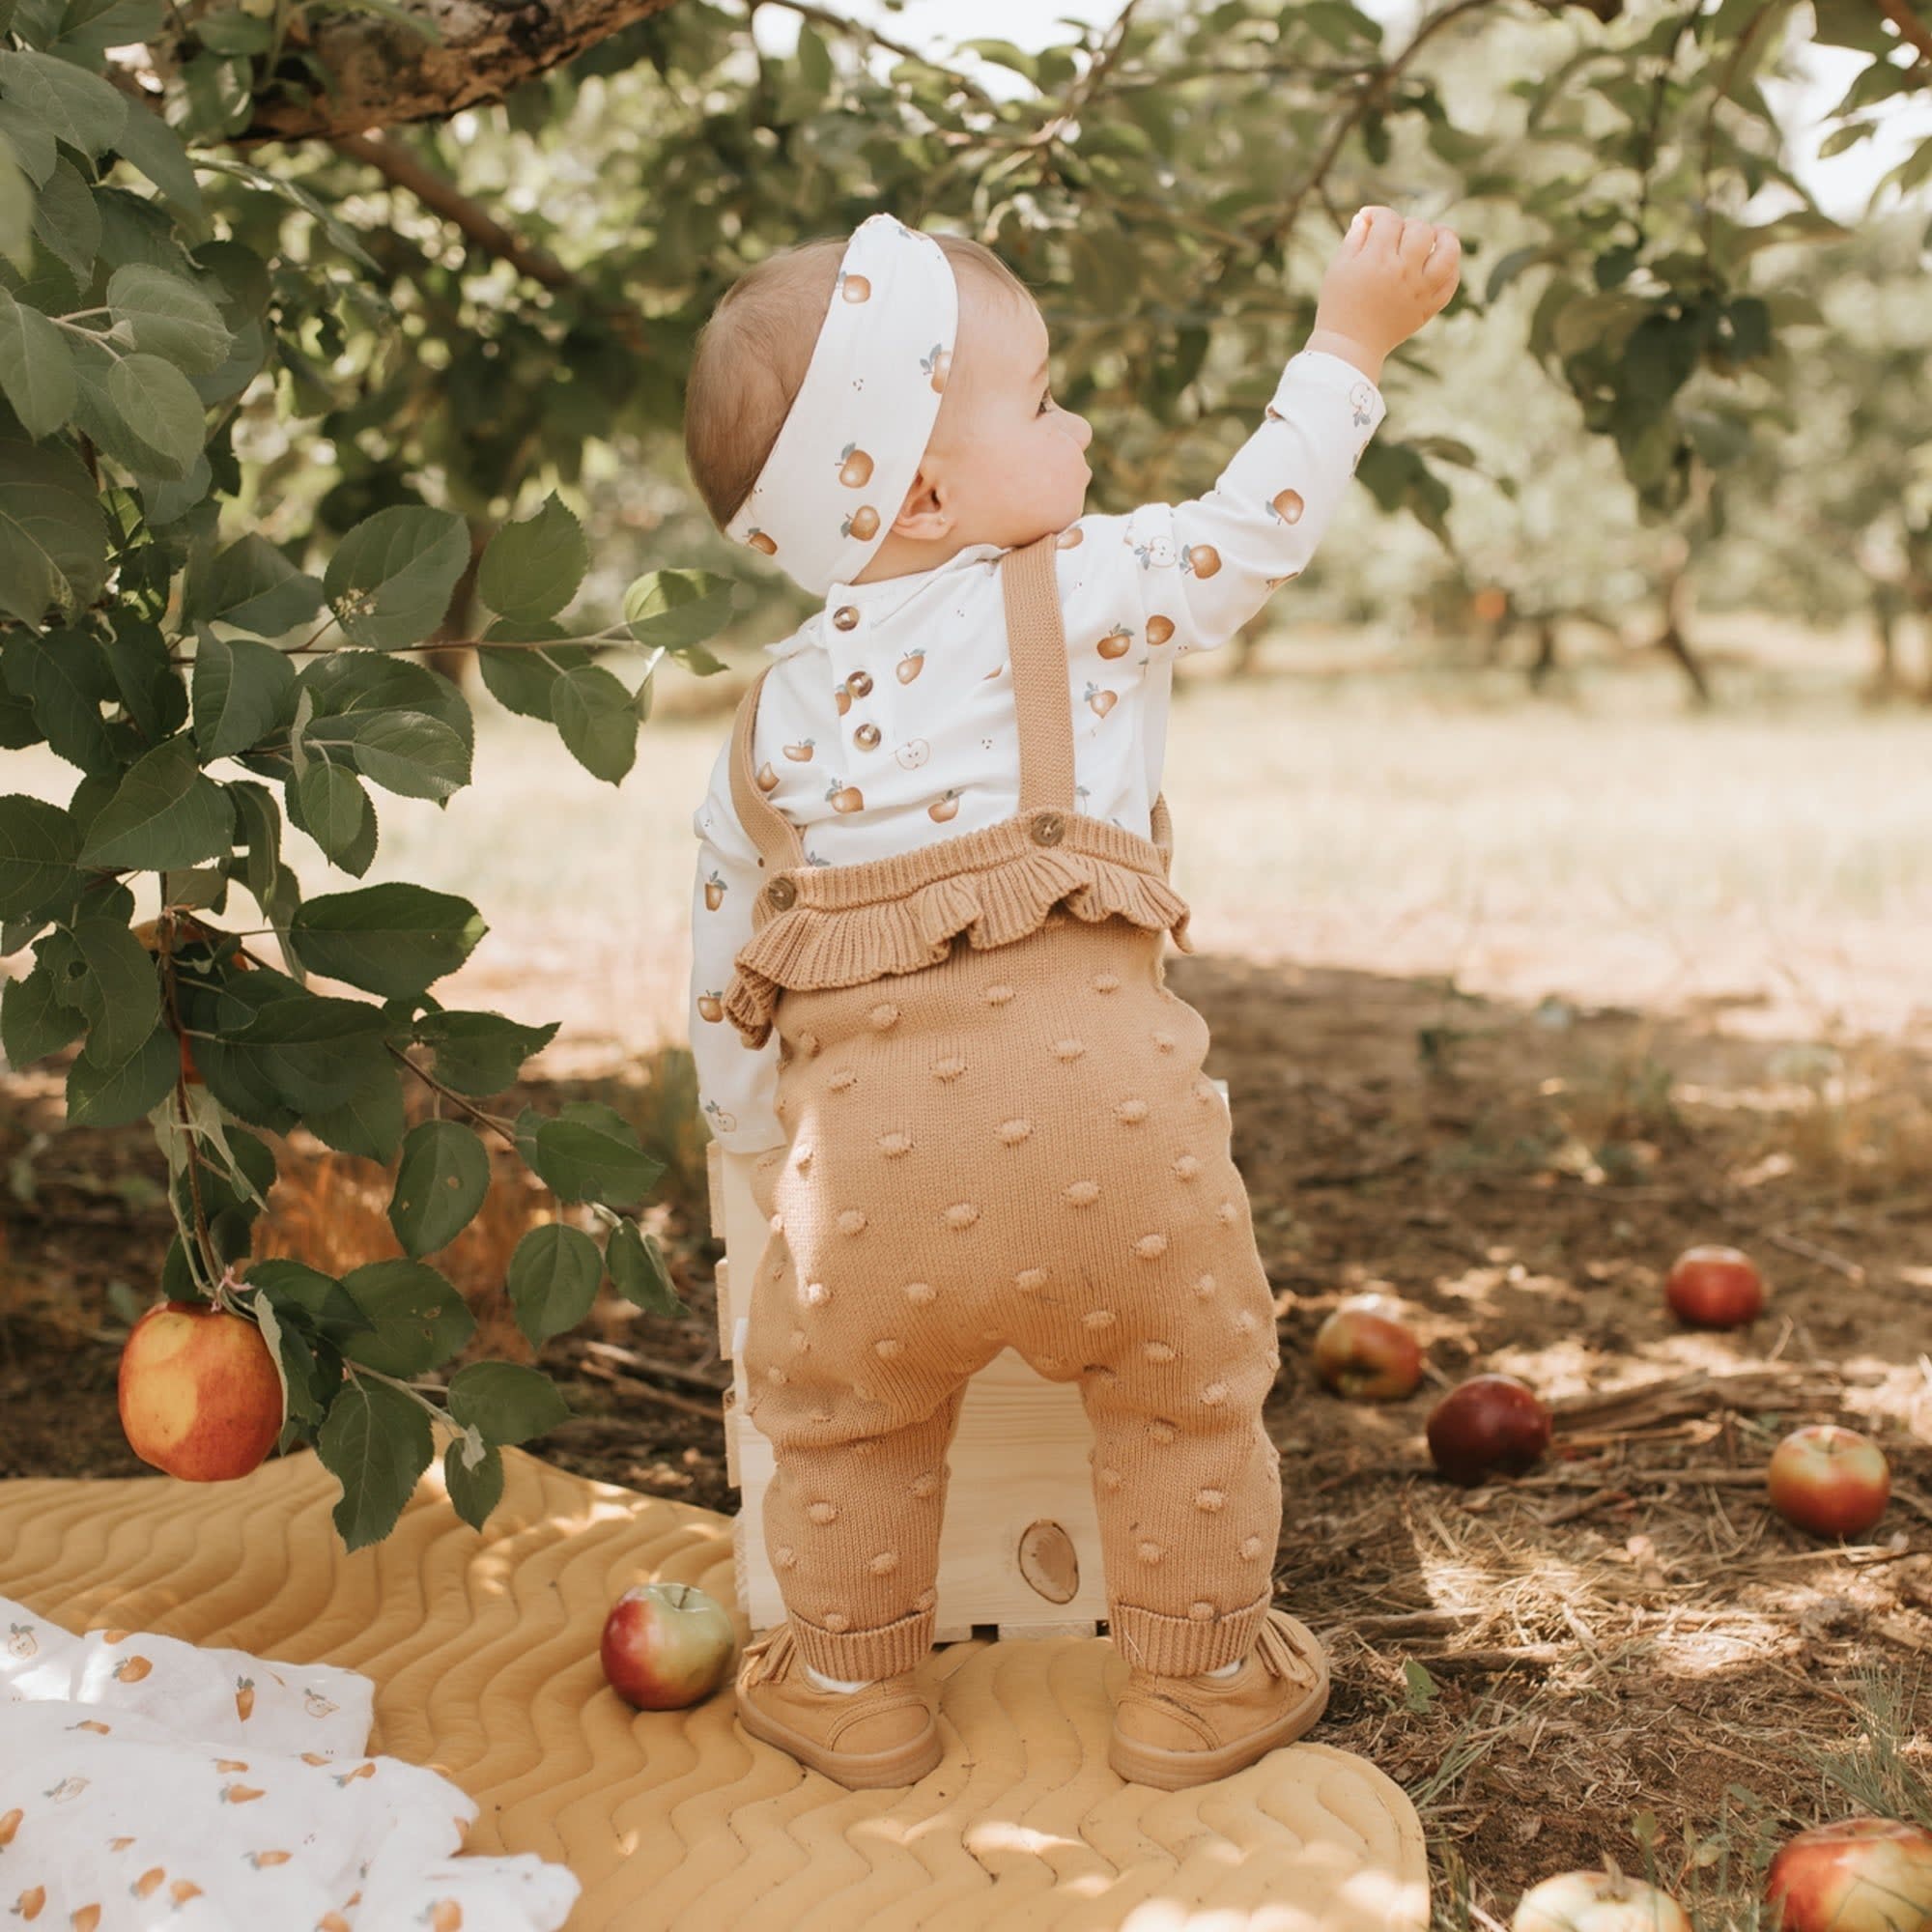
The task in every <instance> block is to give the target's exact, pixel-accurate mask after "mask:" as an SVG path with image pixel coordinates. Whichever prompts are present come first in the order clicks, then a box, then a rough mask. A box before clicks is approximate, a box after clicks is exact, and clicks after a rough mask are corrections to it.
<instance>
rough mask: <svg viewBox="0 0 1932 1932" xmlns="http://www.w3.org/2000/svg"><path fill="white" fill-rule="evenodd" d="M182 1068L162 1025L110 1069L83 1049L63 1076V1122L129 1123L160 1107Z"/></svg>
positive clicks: (81, 1124)
mask: <svg viewBox="0 0 1932 1932" xmlns="http://www.w3.org/2000/svg"><path fill="white" fill-rule="evenodd" d="M181 1070H182V1065H181V1048H180V1046H179V1045H178V1044H177V1042H176V1040H175V1037H174V1035H173V1034H172V1033H170V1032H169V1031H168V1028H167V1027H166V1025H165V1024H157V1025H156V1027H155V1030H154V1031H153V1032H152V1033H151V1034H150V1035H149V1036H148V1037H147V1039H146V1040H145V1041H143V1043H142V1044H141V1045H140V1046H137V1047H136V1048H135V1049H134V1051H133V1052H132V1053H131V1054H129V1055H128V1058H127V1059H125V1060H122V1061H118V1062H115V1063H114V1064H112V1065H108V1064H104V1063H103V1062H102V1061H100V1060H99V1059H97V1058H96V1056H95V1055H94V1054H93V1053H92V1052H91V1051H90V1050H88V1049H86V1048H83V1049H82V1050H81V1052H80V1053H79V1054H78V1055H77V1056H76V1057H75V1059H74V1062H73V1065H71V1066H70V1067H69V1068H68V1072H67V1124H68V1125H69V1126H71V1127H125V1126H128V1125H131V1124H132V1122H135V1121H138V1120H142V1119H144V1118H145V1117H146V1116H147V1115H148V1114H150V1113H151V1112H153V1110H154V1109H155V1108H156V1107H157V1106H159V1105H160V1103H161V1102H162V1101H163V1100H164V1099H165V1098H166V1097H167V1095H168V1094H169V1093H170V1092H171V1091H172V1090H173V1088H174V1085H175V1083H176V1082H177V1081H178V1080H179V1079H180V1078H181Z"/></svg>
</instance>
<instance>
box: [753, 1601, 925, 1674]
mask: <svg viewBox="0 0 1932 1932" xmlns="http://www.w3.org/2000/svg"><path fill="white" fill-rule="evenodd" d="M938 1615H939V1610H938V1606H937V1605H934V1607H933V1608H931V1609H929V1610H915V1611H914V1612H913V1613H912V1614H911V1615H910V1616H905V1617H900V1618H899V1619H898V1621H897V1622H896V1623H890V1624H882V1625H880V1626H879V1628H878V1629H876V1630H857V1631H855V1630H848V1631H829V1630H821V1629H820V1628H819V1627H818V1625H816V1624H809V1623H807V1622H806V1621H805V1619H804V1618H803V1617H801V1616H800V1615H799V1614H798V1612H797V1611H796V1610H793V1611H791V1612H790V1613H789V1616H788V1621H789V1622H790V1624H791V1631H792V1640H793V1642H795V1643H796V1644H797V1645H798V1654H799V1655H800V1656H801V1657H802V1658H804V1659H805V1661H806V1662H808V1663H809V1664H810V1665H811V1667H812V1669H814V1670H815V1671H817V1672H818V1674H819V1675H820V1676H821V1677H838V1678H843V1679H844V1680H845V1682H847V1683H848V1684H849V1683H850V1682H852V1680H853V1679H854V1678H865V1679H866V1680H867V1681H868V1682H869V1681H871V1680H873V1679H875V1678H880V1677H897V1676H898V1675H900V1673H901V1672H903V1671H907V1670H916V1669H917V1668H918V1667H919V1665H920V1664H921V1663H922V1662H924V1660H925V1654H926V1652H927V1651H929V1650H930V1649H931V1648H932V1631H933V1625H934V1623H935V1621H936V1620H937V1618H938Z"/></svg>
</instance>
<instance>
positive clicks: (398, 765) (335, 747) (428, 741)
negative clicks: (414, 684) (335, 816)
mask: <svg viewBox="0 0 1932 1932" xmlns="http://www.w3.org/2000/svg"><path fill="white" fill-rule="evenodd" d="M302 743H303V745H304V746H306V747H308V748H309V749H310V750H313V751H315V752H317V753H334V754H335V755H337V756H339V757H340V758H342V759H343V760H344V761H346V762H347V763H349V764H351V765H353V766H354V767H355V769H356V770H357V771H359V772H360V773H361V774H362V775H363V777H364V778H367V779H370V780H372V781H374V782H375V783H377V784H379V785H382V786H383V787H384V789H385V790H387V791H392V792H395V793H397V794H398V795H399V796H401V797H403V798H434V799H445V798H449V797H451V796H453V795H454V794H455V793H456V792H459V791H461V790H462V789H463V787H464V786H465V785H467V784H468V783H469V742H468V741H467V740H466V739H465V738H464V737H463V736H462V735H461V734H460V733H458V732H457V731H455V730H454V729H452V728H451V726H450V725H447V724H445V723H444V722H443V721H442V720H441V719H440V718H431V717H429V716H428V715H427V714H426V713H424V712H421V711H357V712H348V713H344V714H343V715H341V716H339V717H324V718H318V719H315V720H314V721H313V722H312V723H311V724H310V725H309V727H308V729H307V730H306V731H304V732H303V734H302ZM303 804H304V805H306V804H307V799H306V798H304V799H303Z"/></svg>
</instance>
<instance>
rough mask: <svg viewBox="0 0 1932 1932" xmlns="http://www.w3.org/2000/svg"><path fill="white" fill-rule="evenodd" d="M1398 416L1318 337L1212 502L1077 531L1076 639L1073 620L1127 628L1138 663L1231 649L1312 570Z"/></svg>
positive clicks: (1072, 598) (1154, 507) (1289, 370)
mask: <svg viewBox="0 0 1932 1932" xmlns="http://www.w3.org/2000/svg"><path fill="white" fill-rule="evenodd" d="M1387 413H1388V411H1387V407H1386V405H1385V404H1384V403H1383V401H1382V396H1381V391H1380V390H1379V389H1378V387H1377V386H1376V384H1374V383H1373V382H1372V381H1371V380H1370V379H1369V377H1368V376H1367V375H1365V374H1364V373H1363V371H1362V370H1361V369H1360V368H1359V367H1358V366H1356V364H1355V363H1353V362H1350V361H1348V360H1345V359H1344V358H1343V357H1342V356H1341V355H1336V354H1334V353H1333V352H1331V351H1328V350H1323V349H1320V348H1317V347H1315V346H1313V342H1312V338H1311V346H1310V347H1309V348H1308V349H1305V350H1303V351H1302V352H1301V354H1299V355H1294V356H1293V357H1291V358H1290V360H1289V362H1288V364H1287V366H1286V367H1285V368H1284V369H1283V370H1282V374H1281V380H1280V382H1279V383H1278V384H1276V385H1275V392H1274V394H1273V396H1272V397H1271V398H1270V399H1269V401H1268V403H1267V406H1266V409H1265V411H1264V415H1263V418H1262V421H1261V423H1260V425H1259V427H1257V429H1256V430H1255V432H1254V434H1253V435H1252V436H1250V437H1249V439H1248V440H1247V441H1246V442H1244V443H1243V444H1242V445H1241V447H1240V448H1239V449H1237V450H1236V452H1235V454H1234V456H1233V457H1232V458H1230V460H1229V462H1228V466H1227V468H1226V469H1223V470H1222V472H1221V476H1220V480H1219V481H1218V482H1217V483H1216V484H1215V485H1214V487H1213V489H1211V490H1210V491H1208V494H1207V495H1206V496H1205V497H1190V498H1189V499H1188V500H1187V501H1185V502H1181V503H1145V504H1143V505H1142V506H1141V507H1140V508H1139V509H1137V510H1132V511H1129V512H1128V513H1127V514H1126V515H1124V516H1112V517H1106V516H1090V517H1083V518H1082V519H1081V520H1080V522H1079V524H1077V525H1076V526H1074V527H1075V528H1076V529H1078V530H1079V531H1080V532H1081V535H1080V538H1079V540H1078V543H1077V545H1076V546H1075V547H1073V548H1071V549H1070V550H1067V551H1064V552H1063V553H1062V556H1061V572H1062V583H1063V589H1064V590H1065V591H1067V592H1069V593H1071V594H1070V595H1069V597H1068V603H1069V607H1071V606H1073V605H1075V604H1076V603H1077V605H1078V606H1079V607H1080V608H1079V610H1078V611H1077V612H1076V611H1072V610H1071V609H1070V611H1069V614H1070V615H1071V616H1072V617H1073V619H1074V623H1073V624H1071V625H1069V640H1070V639H1071V637H1072V631H1073V628H1074V626H1075V625H1078V626H1079V627H1080V628H1094V627H1095V626H1097V628H1098V630H1099V632H1101V633H1103V634H1104V633H1105V632H1106V631H1108V630H1109V629H1110V628H1115V627H1118V628H1120V629H1125V630H1126V631H1128V632H1129V633H1130V636H1131V644H1130V652H1131V660H1132V662H1134V663H1135V664H1140V663H1143V662H1145V663H1146V664H1147V665H1148V667H1149V668H1154V667H1155V666H1157V665H1158V664H1159V663H1160V662H1162V661H1164V660H1171V659H1173V658H1177V657H1182V656H1185V655H1186V654H1187V653H1188V652H1190V651H1207V650H1214V649H1216V648H1217V647H1218V646H1220V645H1221V644H1224V643H1226V642H1227V641H1228V639H1230V638H1232V637H1233V636H1234V635H1235V633H1236V631H1238V630H1239V629H1240V628H1241V626H1242V625H1243V624H1245V623H1246V622H1247V621H1248V620H1249V618H1251V617H1252V616H1254V614H1255V612H1256V611H1259V610H1260V609H1261V608H1262V606H1263V605H1264V604H1265V603H1266V602H1267V599H1268V596H1269V594H1270V593H1271V592H1272V591H1274V590H1275V589H1277V588H1278V587H1279V586H1280V585H1282V584H1284V583H1286V582H1290V581H1291V580H1292V579H1293V578H1296V577H1299V576H1300V575H1301V573H1302V572H1303V571H1304V570H1305V569H1306V568H1307V567H1308V563H1309V560H1310V558H1312V557H1313V556H1314V554H1315V552H1316V549H1317V547H1318V546H1319V545H1320V544H1321V538H1322V534H1323V532H1324V531H1325V530H1326V529H1327V527H1328V525H1329V522H1330V520H1331V519H1332V518H1333V517H1334V515H1335V511H1336V509H1337V507H1338V506H1339V505H1340V503H1341V500H1342V497H1343V494H1344V493H1345V492H1346V491H1347V489H1348V487H1349V483H1350V479H1351V478H1352V477H1353V475H1354V473H1355V466H1356V464H1357V463H1359V462H1360V460H1361V454H1362V451H1363V449H1364V448H1365V447H1366V446H1367V444H1368V440H1369V438H1370V437H1372V436H1373V435H1374V434H1375V433H1376V431H1377V429H1378V427H1379V426H1380V424H1381V421H1382V418H1383V417H1384V416H1385V415H1386V414H1387ZM1096 600H1097V601H1096ZM1090 606H1091V609H1089V608H1087V607H1090ZM1087 619H1091V620H1092V621H1091V623H1090V622H1086V621H1084V620H1087Z"/></svg>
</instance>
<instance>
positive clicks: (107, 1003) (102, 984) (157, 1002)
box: [69, 918, 161, 1066]
mask: <svg viewBox="0 0 1932 1932" xmlns="http://www.w3.org/2000/svg"><path fill="white" fill-rule="evenodd" d="M72 932H73V943H74V947H75V949H76V951H77V952H79V955H80V958H81V962H82V964H83V965H84V966H85V968H86V971H85V972H84V973H83V974H82V975H81V977H80V978H79V979H78V980H72V981H71V984H70V987H69V1001H70V1004H71V1005H73V1006H77V1007H78V1008H79V1009H80V1010H81V1012H82V1013H83V1014H84V1015H85V1016H86V1019H87V1051H88V1054H89V1056H90V1057H91V1058H92V1059H94V1060H95V1061H97V1062H98V1063H99V1065H103V1066H118V1065H120V1064H121V1063H122V1062H123V1061H126V1060H128V1059H129V1058H131V1057H132V1055H133V1054H134V1052H135V1050H136V1049H137V1048H138V1047H139V1046H140V1045H141V1043H142V1042H143V1041H144V1040H145V1039H146V1038H147V1037H148V1036H149V1035H150V1034H151V1033H153V1032H154V1030H155V1027H156V1023H157V1022H158V1021H159V1020H160V1017H161V983H160V978H159V975H158V974H157V972H156V966H155V959H154V955H153V954H152V953H150V952H149V951H148V949H147V948H146V947H145V946H143V945H142V944H141V942H140V941H139V940H138V939H136V938H135V937H134V935H133V933H132V932H131V931H130V930H129V929H128V926H127V925H126V924H124V923H122V922H121V921H120V920H118V919H99V918H88V919H81V920H76V921H75V922H74V924H73V928H72Z"/></svg>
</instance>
